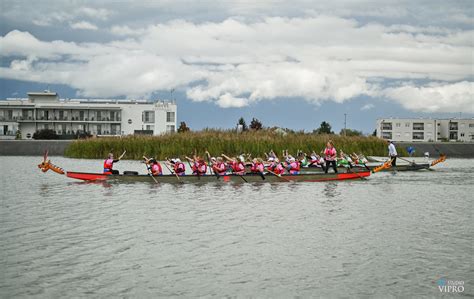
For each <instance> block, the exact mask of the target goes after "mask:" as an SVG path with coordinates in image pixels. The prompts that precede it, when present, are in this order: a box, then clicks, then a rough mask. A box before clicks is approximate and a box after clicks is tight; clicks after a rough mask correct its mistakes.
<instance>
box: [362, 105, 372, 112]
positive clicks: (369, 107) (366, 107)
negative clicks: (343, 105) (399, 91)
mask: <svg viewBox="0 0 474 299" xmlns="http://www.w3.org/2000/svg"><path fill="white" fill-rule="evenodd" d="M373 108H375V105H374V104H365V105H364V106H362V107H361V108H360V110H361V111H367V110H370V109H373Z"/></svg>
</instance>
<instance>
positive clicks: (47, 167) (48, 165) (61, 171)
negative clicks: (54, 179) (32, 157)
mask: <svg viewBox="0 0 474 299" xmlns="http://www.w3.org/2000/svg"><path fill="white" fill-rule="evenodd" d="M38 168H39V169H41V171H42V172H47V171H48V170H50V169H51V170H52V171H54V172H56V173H59V174H64V169H62V168H61V167H59V166H56V165H54V164H53V163H51V161H50V160H48V151H47V150H46V151H45V152H44V156H43V162H41V163H40V164H38Z"/></svg>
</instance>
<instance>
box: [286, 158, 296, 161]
mask: <svg viewBox="0 0 474 299" xmlns="http://www.w3.org/2000/svg"><path fill="white" fill-rule="evenodd" d="M288 160H289V161H290V162H295V161H296V160H295V158H293V157H290V158H289V159H288Z"/></svg>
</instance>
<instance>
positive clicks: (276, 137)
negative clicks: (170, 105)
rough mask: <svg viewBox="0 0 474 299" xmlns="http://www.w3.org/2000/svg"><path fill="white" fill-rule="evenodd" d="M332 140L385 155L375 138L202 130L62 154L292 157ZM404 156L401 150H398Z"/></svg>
mask: <svg viewBox="0 0 474 299" xmlns="http://www.w3.org/2000/svg"><path fill="white" fill-rule="evenodd" d="M328 140H332V141H333V142H334V145H335V147H336V149H337V150H338V151H339V150H343V151H344V152H347V153H352V152H356V153H363V154H365V155H376V156H385V155H386V153H387V145H386V143H385V142H384V141H383V140H381V139H378V138H376V137H344V136H339V135H316V134H309V133H301V132H299V133H287V134H286V135H282V134H279V133H276V132H273V131H270V130H261V131H247V132H243V133H236V132H235V131H230V130H229V131H224V130H210V129H207V130H203V131H200V132H187V133H181V134H165V135H161V136H126V137H122V138H113V137H110V138H91V139H87V140H78V141H74V142H72V143H71V144H70V145H69V147H68V148H67V150H66V153H65V155H66V156H67V157H72V158H104V157H106V156H107V154H108V153H109V152H113V153H114V154H115V155H120V154H121V153H122V152H123V151H124V150H126V151H127V154H126V156H125V159H141V158H142V156H143V155H145V156H148V157H155V158H157V159H164V158H166V157H176V156H181V157H182V156H184V155H188V156H189V155H192V154H193V153H194V152H197V153H198V154H199V155H204V152H205V151H206V150H208V151H209V152H210V153H211V155H216V156H217V155H221V154H222V153H224V154H226V155H238V154H241V153H251V154H252V156H253V157H262V156H264V152H268V151H270V150H272V149H273V150H274V151H275V152H276V153H277V154H278V155H280V154H281V152H282V150H286V149H288V151H289V152H290V153H292V154H295V153H296V151H297V150H302V151H305V152H306V153H310V152H311V151H313V150H314V151H316V152H320V151H321V150H323V149H324V147H325V145H326V142H327V141H328ZM400 150H401V152H402V153H404V150H403V149H400Z"/></svg>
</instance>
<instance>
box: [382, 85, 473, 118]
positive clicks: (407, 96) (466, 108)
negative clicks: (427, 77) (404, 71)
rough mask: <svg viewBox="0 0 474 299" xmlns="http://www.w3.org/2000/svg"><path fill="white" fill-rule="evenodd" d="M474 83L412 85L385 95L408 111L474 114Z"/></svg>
mask: <svg viewBox="0 0 474 299" xmlns="http://www.w3.org/2000/svg"><path fill="white" fill-rule="evenodd" d="M473 91H474V82H467V81H462V82H458V83H453V84H449V83H447V84H440V83H432V84H429V85H427V86H414V85H411V84H407V85H403V86H399V87H394V88H387V89H386V90H384V92H383V94H384V95H385V96H386V97H388V98H390V99H393V100H395V101H397V102H399V103H400V104H402V106H403V107H405V108H406V109H409V110H412V111H420V112H467V113H474V92H473Z"/></svg>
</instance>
